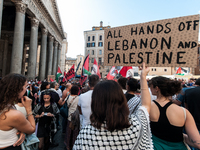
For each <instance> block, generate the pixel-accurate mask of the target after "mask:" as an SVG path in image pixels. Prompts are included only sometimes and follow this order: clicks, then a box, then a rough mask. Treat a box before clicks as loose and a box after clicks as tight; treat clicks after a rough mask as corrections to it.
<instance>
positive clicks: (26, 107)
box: [0, 64, 200, 150]
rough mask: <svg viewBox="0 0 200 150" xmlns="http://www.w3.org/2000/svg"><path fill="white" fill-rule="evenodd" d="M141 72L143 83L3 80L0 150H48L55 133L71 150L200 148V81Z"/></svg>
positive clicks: (0, 82) (92, 78)
mask: <svg viewBox="0 0 200 150" xmlns="http://www.w3.org/2000/svg"><path fill="white" fill-rule="evenodd" d="M140 70H141V75H140V80H137V79H134V78H124V77H120V78H119V79H118V80H102V79H99V76H98V75H91V76H89V77H88V81H86V82H85V83H84V84H83V85H80V83H79V81H78V80H72V81H68V82H59V83H57V82H56V81H55V82H50V83H49V82H47V81H46V80H45V81H42V82H41V81H37V80H36V81H27V79H26V77H25V76H23V75H20V74H9V75H7V76H5V77H3V78H2V79H1V80H0V149H4V150H21V149H23V147H27V148H29V149H31V150H34V149H35V150H37V149H38V150H48V149H49V147H56V146H58V143H56V142H55V135H56V133H57V131H58V130H62V133H63V135H65V139H64V141H63V142H64V144H65V149H67V150H71V149H74V150H76V149H77V150H79V149H85V150H88V149H134V150H153V149H154V150H180V149H181V150H187V149H192V150H196V149H200V135H199V131H200V117H199V116H200V109H199V107H200V102H199V100H198V98H199V93H200V79H191V80H189V81H188V82H186V81H184V80H177V79H169V78H166V77H162V76H157V77H154V78H152V79H151V80H147V79H146V76H147V74H148V72H149V68H148V67H145V64H143V66H142V67H140ZM63 113H64V114H63ZM30 136H31V138H30ZM27 139H28V140H27ZM27 141H29V143H32V144H29V145H28V144H26V142H27Z"/></svg>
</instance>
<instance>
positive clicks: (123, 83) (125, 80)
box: [117, 77, 128, 94]
mask: <svg viewBox="0 0 200 150" xmlns="http://www.w3.org/2000/svg"><path fill="white" fill-rule="evenodd" d="M127 80H128V79H127V78H124V77H120V78H119V79H118V80H117V82H118V83H119V85H120V86H121V88H122V91H123V93H124V94H125V93H126V92H127V90H126V82H127Z"/></svg>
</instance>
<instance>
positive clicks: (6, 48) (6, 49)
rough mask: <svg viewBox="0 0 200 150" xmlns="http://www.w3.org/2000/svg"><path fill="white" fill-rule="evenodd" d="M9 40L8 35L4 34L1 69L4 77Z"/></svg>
mask: <svg viewBox="0 0 200 150" xmlns="http://www.w3.org/2000/svg"><path fill="white" fill-rule="evenodd" d="M8 42H9V36H8V35H7V34H6V35H5V36H4V48H3V65H2V66H3V69H2V76H3V77H4V76H5V75H6V64H7V54H8V44H9V43H8Z"/></svg>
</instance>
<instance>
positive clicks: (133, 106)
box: [127, 95, 142, 115]
mask: <svg viewBox="0 0 200 150" xmlns="http://www.w3.org/2000/svg"><path fill="white" fill-rule="evenodd" d="M127 105H128V108H129V111H130V115H132V114H133V113H136V111H137V110H138V108H139V107H140V106H141V105H142V103H141V96H140V95H135V96H134V97H132V98H131V99H130V100H129V101H128V102H127Z"/></svg>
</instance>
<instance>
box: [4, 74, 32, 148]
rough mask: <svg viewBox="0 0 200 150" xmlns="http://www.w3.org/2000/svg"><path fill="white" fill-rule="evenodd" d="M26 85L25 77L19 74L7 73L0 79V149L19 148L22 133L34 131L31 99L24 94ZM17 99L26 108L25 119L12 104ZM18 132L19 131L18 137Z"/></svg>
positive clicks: (22, 137) (16, 101)
mask: <svg viewBox="0 0 200 150" xmlns="http://www.w3.org/2000/svg"><path fill="white" fill-rule="evenodd" d="M27 85H28V84H27V80H26V77H25V76H23V75H20V74H8V75H6V76H5V77H3V78H2V80H1V81H0V149H6V150H21V144H22V143H23V141H24V139H25V135H24V134H23V133H26V134H32V133H34V132H35V120H34V117H33V114H32V107H31V103H32V100H31V99H30V98H28V97H27V96H24V94H25V92H26V91H27ZM19 99H21V102H22V104H23V106H24V107H25V109H26V113H27V116H26V117H27V119H26V117H25V116H24V114H23V113H21V112H20V111H18V110H16V108H15V106H14V104H15V103H18V100H19ZM18 133H21V136H20V138H18V135H17V134H18Z"/></svg>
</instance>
